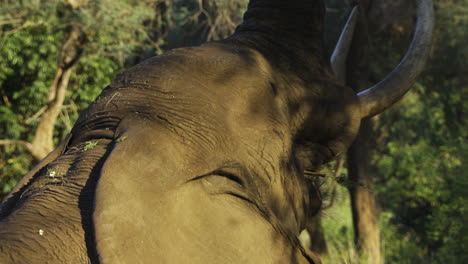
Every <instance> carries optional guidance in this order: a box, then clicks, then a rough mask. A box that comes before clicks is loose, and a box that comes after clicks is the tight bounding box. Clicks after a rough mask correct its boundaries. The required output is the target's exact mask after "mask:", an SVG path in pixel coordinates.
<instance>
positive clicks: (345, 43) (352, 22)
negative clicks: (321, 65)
mask: <svg viewBox="0 0 468 264" xmlns="http://www.w3.org/2000/svg"><path fill="white" fill-rule="evenodd" d="M357 14H358V7H357V6H355V7H353V9H352V10H351V14H350V15H349V18H348V21H346V25H345V26H344V28H343V31H342V32H341V35H340V38H339V39H338V43H337V44H336V47H335V50H334V51H333V54H332V56H331V59H330V62H331V67H332V69H333V72H334V73H335V77H336V79H337V80H338V83H339V84H342V85H344V84H345V83H346V60H347V58H348V53H349V49H350V48H351V43H352V42H353V35H354V30H355V29H356V22H357V20H358V16H357Z"/></svg>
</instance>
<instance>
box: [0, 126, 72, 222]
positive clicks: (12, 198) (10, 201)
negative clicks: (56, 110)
mask: <svg viewBox="0 0 468 264" xmlns="http://www.w3.org/2000/svg"><path fill="white" fill-rule="evenodd" d="M71 138H72V134H71V133H70V134H68V135H67V136H66V137H65V139H64V140H62V142H61V143H60V144H59V145H58V146H57V148H55V150H53V151H52V152H50V153H49V155H47V156H46V157H45V158H44V159H42V160H41V161H40V162H39V163H38V164H37V165H36V166H34V168H33V169H32V170H30V171H29V172H28V173H27V174H26V175H24V176H23V178H21V180H20V181H19V182H18V183H17V184H16V186H15V187H14V188H13V189H12V190H11V192H10V193H9V194H8V195H7V196H6V197H5V199H4V200H3V203H2V204H0V218H3V217H5V216H6V215H8V214H9V212H10V211H11V209H12V208H13V206H14V205H15V204H16V201H17V200H18V198H19V196H20V195H21V193H22V191H23V189H24V188H25V187H26V186H27V185H28V183H30V182H31V180H32V179H33V178H34V176H35V175H36V174H37V172H39V171H40V170H42V169H43V168H44V167H46V166H47V165H49V163H51V162H52V161H54V160H55V159H56V158H58V157H59V156H60V155H62V154H63V153H64V152H65V151H66V149H67V146H68V143H69V142H70V139H71Z"/></svg>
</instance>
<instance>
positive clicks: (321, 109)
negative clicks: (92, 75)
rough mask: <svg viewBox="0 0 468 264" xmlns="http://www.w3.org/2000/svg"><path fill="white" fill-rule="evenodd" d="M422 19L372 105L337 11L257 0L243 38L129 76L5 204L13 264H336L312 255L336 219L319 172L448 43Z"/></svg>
mask: <svg viewBox="0 0 468 264" xmlns="http://www.w3.org/2000/svg"><path fill="white" fill-rule="evenodd" d="M417 4H418V22H417V24H416V30H415V34H414V37H413V40H412V43H411V46H410V48H409V49H408V51H407V54H406V56H405V57H404V59H403V60H402V62H401V63H400V64H399V65H398V67H397V68H396V69H395V70H394V71H393V72H392V73H390V74H389V75H388V76H387V77H386V78H385V79H384V80H382V81H381V82H379V83H377V84H376V85H374V86H372V87H371V88H369V89H368V90H366V91H364V92H361V93H358V94H356V93H355V92H354V91H353V90H352V89H351V88H349V87H347V86H346V85H344V84H343V83H342V81H340V80H342V76H343V72H345V69H344V68H343V61H345V57H346V54H347V50H348V49H349V43H350V38H352V30H353V29H354V26H353V25H354V24H355V18H353V19H350V22H349V24H348V26H347V27H346V30H345V31H344V32H343V35H342V38H341V40H340V42H339V43H338V45H337V50H336V52H335V53H334V54H335V55H336V56H334V58H333V60H332V61H333V62H335V63H337V64H336V65H335V64H334V65H333V66H332V65H331V64H330V62H329V59H328V58H327V57H328V56H327V54H326V52H325V48H324V40H323V19H324V13H325V7H324V2H323V1H322V0H290V1H282V0H250V2H249V4H248V9H247V11H246V13H245V14H244V21H243V22H242V23H241V24H240V25H239V26H238V27H237V28H236V30H235V32H234V33H233V34H232V35H231V36H229V37H228V38H226V39H224V40H220V41H214V42H208V43H205V44H203V45H201V46H197V47H186V48H178V49H174V50H171V51H169V52H167V53H165V54H163V55H160V56H157V57H154V58H150V59H148V60H146V61H143V62H142V63H140V64H138V65H136V66H134V67H132V68H130V69H128V70H126V71H125V72H123V73H122V74H120V75H119V76H118V77H117V78H116V79H115V80H114V81H113V82H112V83H111V84H109V85H108V86H107V87H105V88H104V89H103V91H102V93H101V94H100V95H99V97H98V98H97V99H96V100H95V101H94V102H93V103H92V104H91V105H90V106H89V107H88V108H87V109H86V110H85V111H84V112H83V113H81V115H80V117H79V119H78V121H77V122H76V124H75V125H74V127H73V129H72V130H71V132H70V134H69V135H68V136H67V137H66V139H65V140H63V142H62V143H61V144H60V145H59V146H58V147H57V149H55V150H54V151H53V152H52V153H50V154H49V155H48V156H47V157H46V158H45V159H44V160H42V161H41V162H40V163H39V164H38V165H37V166H36V167H35V168H33V169H32V171H31V172H29V173H28V174H27V175H25V176H24V178H23V179H22V180H21V181H20V182H19V184H18V185H17V186H16V187H15V188H14V189H13V191H12V192H11V193H10V194H9V196H8V197H7V199H6V200H5V201H4V202H3V203H2V204H1V207H0V260H1V262H2V263H8V264H9V263H102V264H106V263H113V264H115V263H320V260H319V259H318V258H317V257H316V256H314V254H313V253H311V252H309V251H308V250H306V249H304V248H303V247H302V246H301V245H300V242H299V240H298V235H299V233H300V232H301V230H302V229H303V228H304V222H305V221H306V219H307V218H308V217H311V216H312V215H314V214H316V213H317V212H318V210H319V209H320V196H319V194H318V190H316V187H314V186H309V185H307V184H306V183H305V176H304V170H306V169H314V168H318V167H319V166H321V165H323V164H325V163H326V162H329V161H331V160H333V159H334V158H336V157H337V156H339V155H340V154H342V153H343V152H345V151H346V149H347V148H348V147H349V146H350V144H351V143H352V141H353V139H354V137H355V136H356V133H357V131H358V128H359V126H360V122H361V120H362V119H364V118H369V117H371V116H373V115H376V114H378V113H380V112H382V111H383V110H385V109H386V108H388V107H389V106H391V105H392V104H393V103H395V102H396V101H398V100H399V99H400V98H401V97H402V96H403V95H404V94H405V93H406V92H407V91H408V90H409V89H410V87H411V85H412V84H413V83H414V81H415V78H416V77H417V76H418V74H419V73H420V72H421V71H422V69H423V67H424V64H425V63H426V60H427V58H428V56H429V50H430V45H431V32H432V27H433V11H432V8H433V7H432V1H431V0H417ZM354 17H355V16H354ZM353 21H354V22H353ZM340 63H341V65H339V64H340ZM340 76H341V77H340ZM312 239H313V238H312Z"/></svg>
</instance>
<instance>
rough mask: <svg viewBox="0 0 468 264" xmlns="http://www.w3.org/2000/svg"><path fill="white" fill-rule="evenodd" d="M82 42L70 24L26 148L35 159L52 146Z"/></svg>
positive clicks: (77, 31)
mask: <svg viewBox="0 0 468 264" xmlns="http://www.w3.org/2000/svg"><path fill="white" fill-rule="evenodd" d="M84 43H85V37H84V33H83V31H82V30H81V28H80V27H79V26H77V25H70V26H69V32H68V37H67V39H66V41H65V42H64V44H63V46H62V50H61V55H60V60H59V65H58V67H57V71H56V72H55V78H54V81H53V83H52V86H51V87H50V90H49V95H48V98H47V105H46V106H45V108H44V112H43V113H42V115H41V119H40V121H39V125H38V126H37V128H36V131H35V133H34V139H33V141H32V142H31V145H30V147H29V148H28V149H29V150H30V152H31V154H32V155H33V157H34V158H35V159H36V160H41V159H42V158H44V157H45V156H46V155H47V154H48V153H49V152H51V151H52V150H53V148H54V144H53V136H54V128H55V123H56V121H57V118H58V116H59V114H60V111H61V110H62V106H63V102H64V100H65V94H66V91H67V87H68V83H69V81H70V75H71V73H72V67H73V66H74V65H75V64H76V63H77V62H78V60H79V58H80V56H81V54H82V52H83V45H84Z"/></svg>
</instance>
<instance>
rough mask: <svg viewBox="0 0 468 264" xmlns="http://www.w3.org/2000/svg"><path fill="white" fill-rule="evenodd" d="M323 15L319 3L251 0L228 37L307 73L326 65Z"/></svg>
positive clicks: (319, 0) (310, 0) (314, 0)
mask: <svg viewBox="0 0 468 264" xmlns="http://www.w3.org/2000/svg"><path fill="white" fill-rule="evenodd" d="M324 15H325V6H324V3H323V1H322V0H288V1H285V0H250V2H249V6H248V9H247V11H246V13H245V14H244V21H243V23H242V24H240V25H239V26H238V27H237V29H236V32H235V33H234V35H233V36H232V37H231V38H234V39H238V40H241V41H242V42H245V43H248V45H249V46H251V47H252V46H253V47H254V48H257V49H258V50H260V51H261V52H262V53H264V54H265V55H266V56H267V57H271V58H272V59H273V60H275V58H276V59H277V60H279V57H278V56H279V55H284V56H283V57H281V56H280V57H281V62H282V64H283V65H284V64H285V62H288V61H289V63H286V64H290V65H287V66H285V67H289V68H291V67H294V64H302V65H303V66H305V67H307V68H309V70H310V67H313V66H314V65H315V66H317V69H320V68H322V69H323V68H324V67H323V65H321V64H322V63H325V64H326V63H327V62H328V58H325V50H324V37H323V26H324ZM317 62H319V63H317ZM319 64H320V65H319ZM297 66H298V67H300V66H299V65H297ZM319 66H321V67H319Z"/></svg>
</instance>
